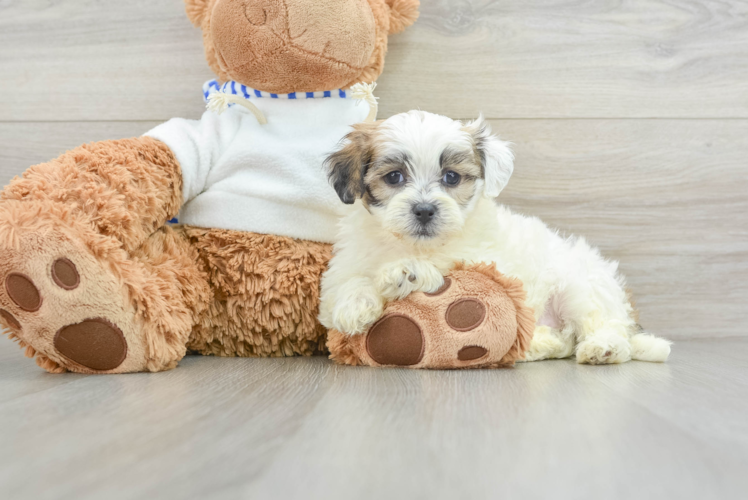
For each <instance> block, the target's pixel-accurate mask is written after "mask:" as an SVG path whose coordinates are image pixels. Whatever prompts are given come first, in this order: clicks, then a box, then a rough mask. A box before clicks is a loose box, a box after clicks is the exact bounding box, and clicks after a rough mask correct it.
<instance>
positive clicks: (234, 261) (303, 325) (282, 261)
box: [184, 227, 331, 356]
mask: <svg viewBox="0 0 748 500" xmlns="http://www.w3.org/2000/svg"><path fill="white" fill-rule="evenodd" d="M184 233H185V235H186V236H187V237H188V239H189V241H190V245H191V246H192V247H194V248H195V249H196V250H197V252H198V254H199V258H200V263H201V267H202V268H203V269H204V270H205V272H206V274H207V277H208V284H209V286H210V289H211V293H212V298H211V300H210V301H209V302H208V307H207V309H206V311H205V313H204V314H203V315H201V317H200V319H199V321H198V323H197V324H196V325H195V327H194V328H193V330H192V335H191V336H190V339H189V342H188V345H187V347H188V348H189V349H190V350H193V351H197V352H200V353H202V354H214V355H217V356H293V355H298V354H301V355H311V354H314V353H319V352H321V351H323V350H324V342H325V333H326V330H325V328H324V327H322V325H320V324H319V322H318V321H317V313H318V305H319V280H320V276H321V274H322V272H323V271H324V269H325V268H326V266H327V261H328V260H329V259H330V254H331V247H330V245H327V244H323V243H314V242H309V241H301V240H294V239H292V238H286V237H282V236H273V235H264V234H254V233H242V232H237V231H226V230H220V229H202V228H194V227H186V228H184Z"/></svg>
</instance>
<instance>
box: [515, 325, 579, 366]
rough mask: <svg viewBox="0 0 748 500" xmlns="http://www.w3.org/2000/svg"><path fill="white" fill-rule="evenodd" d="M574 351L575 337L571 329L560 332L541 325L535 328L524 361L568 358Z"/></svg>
mask: <svg viewBox="0 0 748 500" xmlns="http://www.w3.org/2000/svg"><path fill="white" fill-rule="evenodd" d="M573 351H574V335H573V331H572V329H571V328H564V329H562V330H558V329H556V328H551V327H549V326H545V325H541V326H537V327H535V332H534V333H533V337H532V342H530V349H528V350H527V352H526V353H525V359H524V361H540V360H543V359H561V358H568V357H569V356H571V355H572V353H573Z"/></svg>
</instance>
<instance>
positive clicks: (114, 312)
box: [0, 138, 207, 373]
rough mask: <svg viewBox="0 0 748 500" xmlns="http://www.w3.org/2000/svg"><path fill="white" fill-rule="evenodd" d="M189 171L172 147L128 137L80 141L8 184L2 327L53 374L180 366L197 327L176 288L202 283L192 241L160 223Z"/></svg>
mask: <svg viewBox="0 0 748 500" xmlns="http://www.w3.org/2000/svg"><path fill="white" fill-rule="evenodd" d="M179 176H180V172H179V165H178V164H177V163H176V160H175V159H174V157H173V155H172V154H171V152H170V151H169V149H168V148H167V147H166V146H165V145H163V144H162V143H159V142H158V141H155V140H153V139H147V138H146V139H130V140H124V141H107V142H104V143H93V144H89V145H86V146H82V147H80V148H77V149H75V150H72V151H70V152H68V153H65V154H64V155H62V156H61V157H60V158H58V159H56V160H53V161H51V162H49V163H46V164H41V165H37V166H34V167H32V168H30V169H29V170H28V171H27V172H25V173H24V175H23V177H22V178H16V179H14V180H13V182H11V184H10V185H9V186H7V187H6V188H5V190H4V191H3V192H2V194H1V195H0V323H2V324H3V325H4V326H5V327H6V328H7V329H9V330H10V331H11V336H12V337H13V338H16V339H17V340H18V341H19V342H20V343H21V346H22V347H26V354H27V356H30V357H31V356H34V355H37V363H38V364H39V365H40V366H42V367H43V368H45V369H47V370H48V371H51V372H60V371H65V370H70V371H76V372H83V373H120V372H132V371H142V370H151V371H158V370H162V369H167V368H171V367H173V366H174V365H175V364H176V361H177V360H178V359H179V358H180V357H181V356H182V355H183V353H184V343H185V341H186V338H187V335H188V332H189V327H187V326H184V325H182V323H185V324H187V323H194V318H191V316H193V312H192V309H190V311H188V312H185V310H186V309H188V307H186V306H185V304H189V302H190V300H191V299H190V298H189V297H187V296H188V295H190V292H184V293H182V292H181V291H180V290H178V284H179V282H180V280H183V279H186V280H188V281H190V282H191V283H192V282H193V281H194V282H195V283H199V281H198V280H193V278H194V277H193V276H191V275H194V274H196V273H197V271H196V266H197V264H196V261H195V259H194V256H192V255H190V254H189V249H190V246H189V244H188V242H187V241H186V240H185V239H184V238H179V237H177V236H178V234H177V233H176V232H174V231H172V230H171V229H166V228H161V229H159V228H160V227H161V226H162V225H163V223H164V222H165V220H166V219H167V218H168V217H169V215H170V214H173V213H175V212H176V211H177V210H178V208H179V204H180V203H181V181H180V177H179ZM167 256H169V258H170V259H172V260H169V258H167ZM175 262H178V263H179V264H181V265H183V266H185V268H184V269H177V267H179V266H176V264H175ZM183 275H186V276H187V278H183V277H182V276H183ZM205 288H207V285H205ZM180 294H181V298H180ZM169 301H171V302H169ZM190 326H191V325H190ZM182 330H184V331H182ZM180 342H181V345H180Z"/></svg>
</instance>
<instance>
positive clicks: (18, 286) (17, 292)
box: [5, 273, 42, 312]
mask: <svg viewBox="0 0 748 500" xmlns="http://www.w3.org/2000/svg"><path fill="white" fill-rule="evenodd" d="M5 290H6V291H7V292H8V297H10V300H12V301H13V302H14V303H15V304H16V305H17V306H18V307H20V308H21V309H23V310H24V311H27V312H35V311H38V310H39V308H40V307H41V306H42V296H41V294H40V293H39V289H38V288H37V287H36V285H34V282H33V281H31V278H29V277H28V276H26V275H25V274H21V273H10V274H9V275H8V277H7V278H5Z"/></svg>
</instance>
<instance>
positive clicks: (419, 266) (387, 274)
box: [377, 259, 444, 300]
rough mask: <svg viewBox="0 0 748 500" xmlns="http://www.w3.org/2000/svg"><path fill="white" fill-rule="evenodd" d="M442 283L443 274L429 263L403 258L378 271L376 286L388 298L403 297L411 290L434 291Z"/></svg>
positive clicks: (396, 298)
mask: <svg viewBox="0 0 748 500" xmlns="http://www.w3.org/2000/svg"><path fill="white" fill-rule="evenodd" d="M443 284H444V276H442V273H441V272H439V270H438V269H437V268H436V266H434V265H433V264H431V263H428V262H421V261H418V260H415V259H403V260H399V261H397V262H393V263H391V264H388V265H386V266H384V267H382V269H381V270H380V272H379V276H378V279H377V288H378V290H379V293H380V294H381V295H382V297H384V298H386V299H388V300H398V299H404V298H405V297H407V296H408V295H410V294H411V293H412V292H416V291H421V292H427V293H431V292H435V291H437V290H438V289H439V288H440V287H441V286H442V285H443Z"/></svg>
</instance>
